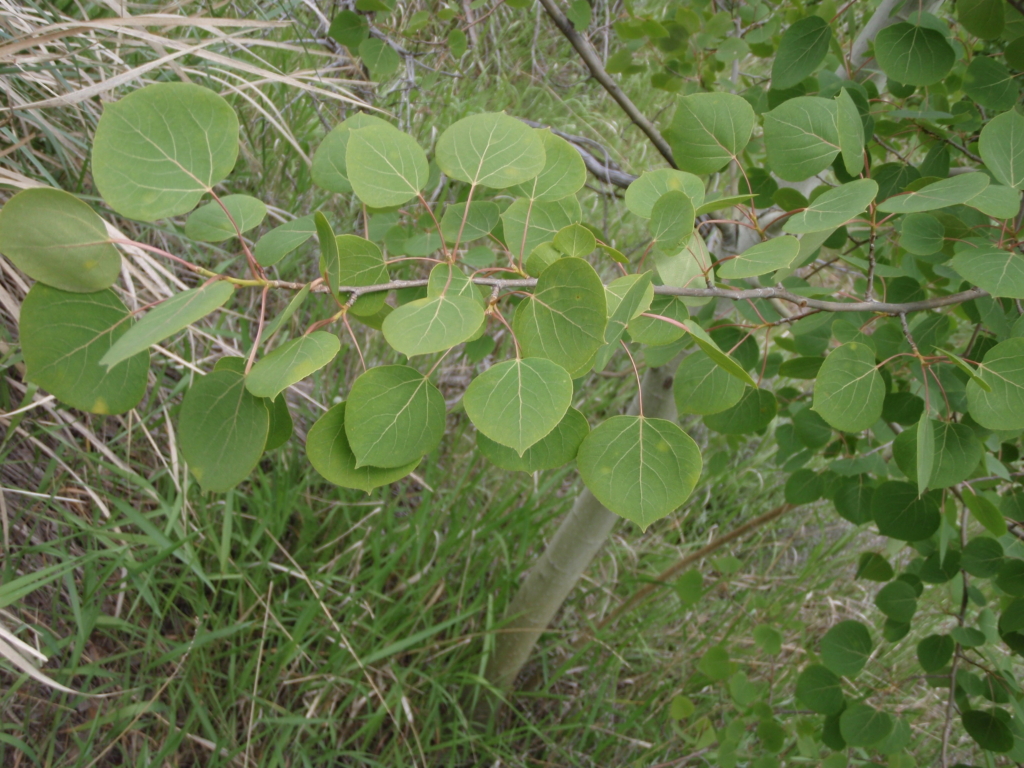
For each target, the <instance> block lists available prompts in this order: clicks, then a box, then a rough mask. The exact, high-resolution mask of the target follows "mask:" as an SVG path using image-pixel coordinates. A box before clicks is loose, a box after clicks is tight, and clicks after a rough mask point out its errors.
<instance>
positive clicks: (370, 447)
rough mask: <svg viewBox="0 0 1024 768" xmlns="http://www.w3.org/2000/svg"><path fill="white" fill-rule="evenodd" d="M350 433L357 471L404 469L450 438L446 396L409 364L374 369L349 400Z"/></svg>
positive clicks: (358, 383)
mask: <svg viewBox="0 0 1024 768" xmlns="http://www.w3.org/2000/svg"><path fill="white" fill-rule="evenodd" d="M348 407H349V411H348V413H349V417H348V419H347V420H346V422H345V434H346V436H347V437H348V443H349V447H350V448H351V449H352V453H353V454H354V455H355V457H356V467H357V468H358V467H362V466H365V465H367V464H369V465H371V466H375V467H385V468H391V467H400V466H403V465H405V464H408V463H409V462H411V461H414V460H416V461H418V460H419V459H420V457H422V456H423V455H424V454H427V453H429V452H430V451H432V450H433V449H434V448H436V447H437V445H438V443H440V442H441V438H442V437H443V436H444V425H445V407H444V397H443V396H442V395H441V393H440V392H439V391H438V389H437V387H435V386H434V385H433V384H431V383H430V382H429V381H428V380H427V379H426V377H424V376H423V374H421V373H420V372H419V371H417V370H416V369H414V368H410V367H409V366H407V365H383V366H378V367H376V368H371V369H370V370H368V371H366V372H365V373H364V374H363V375H362V376H360V377H359V378H358V379H356V380H355V383H354V384H353V385H352V389H351V390H350V391H349V395H348Z"/></svg>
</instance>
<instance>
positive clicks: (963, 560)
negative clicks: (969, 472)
mask: <svg viewBox="0 0 1024 768" xmlns="http://www.w3.org/2000/svg"><path fill="white" fill-rule="evenodd" d="M981 498H984V497H981ZM997 511H998V510H997ZM984 516H985V513H982V517H984ZM990 516H991V515H990ZM975 519H976V520H977V519H978V516H977V515H975ZM986 519H987V518H986ZM993 522H994V521H993ZM1002 522H1003V528H1005V526H1006V521H1005V520H1004V521H1002ZM987 527H988V526H986V528H987ZM993 527H994V528H995V529H996V530H1001V529H1000V528H999V527H998V523H997V524H996V525H995V526H993ZM1004 554H1005V553H1004V551H1003V545H1002V544H1000V543H999V542H998V541H996V540H995V539H990V538H988V537H987V536H976V537H975V538H973V539H971V540H970V541H968V542H967V546H966V547H964V550H963V553H962V554H961V556H960V565H961V567H962V568H963V569H964V570H965V571H967V573H969V574H970V575H971V576H977V577H978V578H979V579H991V578H992V577H993V576H995V575H996V574H998V573H999V569H1000V567H1002V564H1003V556H1004Z"/></svg>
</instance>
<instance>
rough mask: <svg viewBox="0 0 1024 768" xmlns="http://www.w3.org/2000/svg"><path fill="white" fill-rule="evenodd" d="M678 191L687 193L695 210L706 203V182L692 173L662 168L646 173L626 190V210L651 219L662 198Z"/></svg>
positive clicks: (642, 217)
mask: <svg viewBox="0 0 1024 768" xmlns="http://www.w3.org/2000/svg"><path fill="white" fill-rule="evenodd" d="M676 191H678V192H683V193H685V194H686V196H687V197H689V198H690V200H691V202H692V203H693V206H694V208H697V207H699V206H700V205H701V204H702V203H703V202H704V182H702V181H701V180H700V179H699V178H697V177H696V176H694V175H693V174H692V173H686V172H684V171H674V170H672V169H671V168H662V169H660V170H657V171H644V172H643V173H641V174H640V177H639V178H638V179H637V180H636V181H634V182H633V183H632V184H630V185H629V187H627V188H626V208H628V209H629V210H630V212H631V213H633V214H634V215H636V216H639V217H640V218H641V219H649V218H651V213H652V212H653V211H654V204H655V203H657V202H658V201H659V200H660V199H661V196H662V195H664V194H665V193H666V192H676Z"/></svg>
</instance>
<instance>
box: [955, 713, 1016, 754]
mask: <svg viewBox="0 0 1024 768" xmlns="http://www.w3.org/2000/svg"><path fill="white" fill-rule="evenodd" d="M960 720H961V722H962V723H963V725H964V730H965V731H967V734H968V735H969V736H970V737H971V738H972V739H974V741H975V743H976V744H977V745H978V746H979V747H981V748H982V749H987V750H988V751H989V752H1009V751H1010V750H1011V749H1013V745H1014V741H1015V740H1014V737H1013V731H1011V730H1010V726H1008V725H1007V724H1006V723H1004V722H1003V721H1002V720H1001V719H1000V718H998V717H996V716H995V715H993V714H992V713H991V712H983V711H982V710H980V709H969V710H967V711H966V712H964V713H963V714H962V715H961V716H960Z"/></svg>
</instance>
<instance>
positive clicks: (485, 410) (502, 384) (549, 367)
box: [462, 357, 573, 456]
mask: <svg viewBox="0 0 1024 768" xmlns="http://www.w3.org/2000/svg"><path fill="white" fill-rule="evenodd" d="M572 391H573V390H572V379H571V378H569V374H568V373H567V372H566V370H565V368H563V367H562V366H560V365H558V364H556V363H553V362H552V361H550V360H546V359H544V358H542V357H528V358H526V359H525V360H506V361H505V362H503V363H498V364H497V365H494V366H492V367H490V368H488V369H487V370H486V371H484V372H483V373H482V374H480V375H479V376H477V377H476V378H475V379H473V381H472V382H470V385H469V387H467V389H466V394H465V395H463V397H462V403H463V405H464V406H465V408H466V413H467V414H468V415H469V418H470V420H472V422H473V424H475V425H476V428H477V429H479V430H480V431H481V432H483V433H484V434H485V435H486V436H487V437H489V438H491V440H493V441H494V442H496V443H499V444H501V445H505V446H508V447H509V448H511V449H513V450H514V451H515V452H516V453H517V454H519V455H520V456H522V455H523V454H524V453H525V452H526V449H527V448H529V447H530V446H531V445H533V444H534V443H537V442H538V441H540V440H541V438H543V437H544V436H545V435H547V434H548V433H550V432H551V430H553V429H554V428H555V427H557V426H558V424H559V422H561V421H562V419H563V418H564V416H565V413H566V411H567V410H569V404H570V403H571V402H572Z"/></svg>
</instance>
